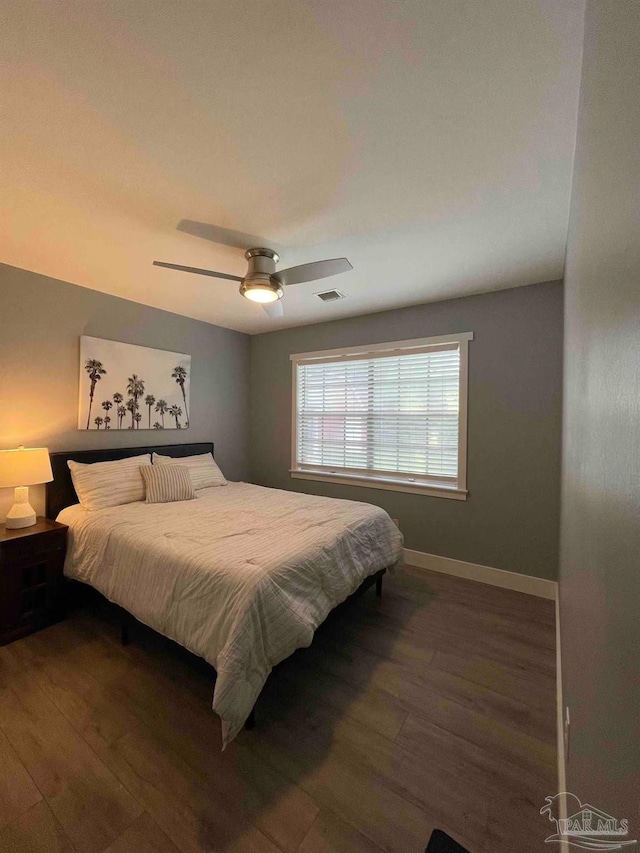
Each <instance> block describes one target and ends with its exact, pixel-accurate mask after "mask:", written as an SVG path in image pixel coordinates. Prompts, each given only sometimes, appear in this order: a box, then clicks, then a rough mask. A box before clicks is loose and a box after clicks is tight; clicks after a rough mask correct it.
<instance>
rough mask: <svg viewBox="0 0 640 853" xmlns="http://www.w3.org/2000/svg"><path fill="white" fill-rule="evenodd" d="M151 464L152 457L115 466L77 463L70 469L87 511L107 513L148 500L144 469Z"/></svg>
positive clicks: (71, 463) (122, 461)
mask: <svg viewBox="0 0 640 853" xmlns="http://www.w3.org/2000/svg"><path fill="white" fill-rule="evenodd" d="M150 463H151V454H150V453H141V454H140V455H139V456H129V457H127V458H126V459H116V460H114V461H113V462H91V463H88V464H87V463H84V462H74V461H73V460H71V459H70V460H69V461H68V462H67V465H68V466H69V470H70V471H71V479H72V480H73V485H74V487H75V490H76V494H77V496H78V500H79V501H80V503H81V504H82V506H83V507H84V508H85V509H88V510H96V509H105V508H106V507H109V506H119V505H120V504H128V503H133V502H134V501H143V500H144V482H143V480H142V477H141V476H140V466H141V465H149V464H150Z"/></svg>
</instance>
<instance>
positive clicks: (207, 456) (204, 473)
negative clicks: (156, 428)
mask: <svg viewBox="0 0 640 853" xmlns="http://www.w3.org/2000/svg"><path fill="white" fill-rule="evenodd" d="M153 464H154V465H186V466H187V468H188V469H189V473H190V474H191V482H192V483H193V488H194V489H207V488H209V486H226V485H227V481H226V480H225V478H224V474H223V473H222V471H221V470H220V469H219V468H218V466H217V465H216V463H215V462H214V461H213V454H211V453H198V454H197V456H176V457H173V456H162V455H161V454H160V453H154V454H153Z"/></svg>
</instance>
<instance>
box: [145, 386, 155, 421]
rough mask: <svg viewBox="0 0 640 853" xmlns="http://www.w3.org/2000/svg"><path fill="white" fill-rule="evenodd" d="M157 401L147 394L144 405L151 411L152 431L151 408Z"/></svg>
mask: <svg viewBox="0 0 640 853" xmlns="http://www.w3.org/2000/svg"><path fill="white" fill-rule="evenodd" d="M155 401H156V398H155V397H154V396H153V394H147V396H146V397H145V398H144V404H145V406H146V407H147V408H148V409H149V429H151V407H152V406H153V404H154V403H155Z"/></svg>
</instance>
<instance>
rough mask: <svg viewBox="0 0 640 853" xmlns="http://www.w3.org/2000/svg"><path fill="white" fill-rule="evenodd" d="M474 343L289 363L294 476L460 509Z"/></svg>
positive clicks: (369, 350)
mask: <svg viewBox="0 0 640 853" xmlns="http://www.w3.org/2000/svg"><path fill="white" fill-rule="evenodd" d="M472 339H473V333H471V332H465V333H463V334H458V335H446V336H441V337H438V338H425V339H421V340H413V341H401V342H399V343H389V344H374V345H371V346H366V347H356V348H353V349H347V350H328V351H325V352H312V353H301V354H298V355H292V356H291V361H292V366H293V430H292V431H293V441H292V464H291V476H292V477H297V478H301V479H308V480H328V481H331V482H337V483H351V484H353V485H359V486H369V487H371V488H377V489H392V490H395V491H403V492H419V493H421V494H433V495H439V496H442V497H450V498H457V499H458V500H464V499H465V498H466V494H467V491H466V489H467V482H466V480H467V477H466V435H467V352H468V343H469V341H470V340H472Z"/></svg>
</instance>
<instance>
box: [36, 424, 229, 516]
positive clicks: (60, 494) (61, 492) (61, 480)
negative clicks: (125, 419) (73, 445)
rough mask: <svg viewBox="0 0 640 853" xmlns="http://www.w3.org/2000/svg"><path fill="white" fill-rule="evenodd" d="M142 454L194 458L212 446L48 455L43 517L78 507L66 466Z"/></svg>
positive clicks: (119, 448) (203, 444) (176, 445)
mask: <svg viewBox="0 0 640 853" xmlns="http://www.w3.org/2000/svg"><path fill="white" fill-rule="evenodd" d="M143 453H162V454H164V455H165V456H194V455H195V454H196V453H213V442H211V441H204V442H201V443H199V444H158V445H153V446H151V447H113V448H110V449H108V450H76V451H72V450H70V451H64V452H62V453H52V454H51V470H52V471H53V482H51V483H47V500H46V509H45V512H46V515H47V518H53V519H55V518H56V516H57V515H58V513H59V512H62V510H63V509H65V507H68V506H71V505H72V504H77V503H78V496H77V495H76V490H75V489H74V487H73V482H72V480H71V471H70V470H69V466H68V465H67V462H68V461H69V460H70V459H71V460H72V461H74V462H84V463H86V464H90V463H92V462H113V461H114V460H115V459H127V458H128V457H129V456H140V455H141V454H143Z"/></svg>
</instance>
